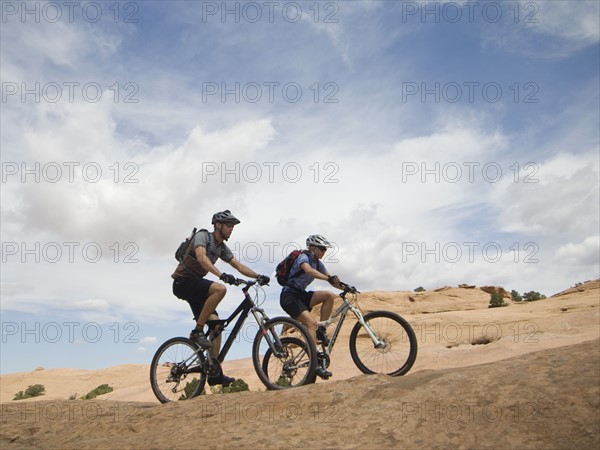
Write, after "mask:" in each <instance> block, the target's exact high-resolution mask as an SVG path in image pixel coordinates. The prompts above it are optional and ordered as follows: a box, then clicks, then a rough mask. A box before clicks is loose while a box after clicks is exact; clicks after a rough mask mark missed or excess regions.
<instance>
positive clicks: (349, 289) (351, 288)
mask: <svg viewBox="0 0 600 450" xmlns="http://www.w3.org/2000/svg"><path fill="white" fill-rule="evenodd" d="M340 286H341V287H342V288H343V291H342V293H341V294H340V295H341V296H345V295H346V294H360V291H358V290H357V289H356V288H355V287H354V286H350V285H349V284H346V283H342V282H341V281H340Z"/></svg>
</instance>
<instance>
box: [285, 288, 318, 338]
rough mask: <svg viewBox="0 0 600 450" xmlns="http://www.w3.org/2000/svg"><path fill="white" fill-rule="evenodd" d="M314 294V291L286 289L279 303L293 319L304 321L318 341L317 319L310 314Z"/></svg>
mask: <svg viewBox="0 0 600 450" xmlns="http://www.w3.org/2000/svg"><path fill="white" fill-rule="evenodd" d="M313 294H314V293H313V292H295V291H291V290H286V289H284V290H283V291H282V292H281V296H280V301H279V304H280V305H281V308H282V309H283V310H284V311H285V312H286V313H287V314H288V315H289V316H290V317H291V318H292V319H296V320H297V321H299V322H300V323H302V324H303V325H304V326H305V327H306V328H307V329H308V331H309V333H310V335H311V336H312V337H313V339H314V340H315V342H317V341H316V338H315V332H316V330H317V321H316V320H315V319H314V318H313V317H312V316H311V315H310V310H311V306H310V305H311V298H312V296H313ZM284 331H285V330H284Z"/></svg>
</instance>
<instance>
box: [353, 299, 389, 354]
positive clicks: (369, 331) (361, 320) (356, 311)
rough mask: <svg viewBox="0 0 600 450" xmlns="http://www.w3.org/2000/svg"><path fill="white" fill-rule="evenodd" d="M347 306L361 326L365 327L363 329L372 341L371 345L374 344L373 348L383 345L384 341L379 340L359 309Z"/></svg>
mask: <svg viewBox="0 0 600 450" xmlns="http://www.w3.org/2000/svg"><path fill="white" fill-rule="evenodd" d="M349 307H350V311H352V312H353V313H354V315H355V316H356V319H357V320H358V322H359V323H360V324H361V325H362V326H363V328H364V329H365V331H366V332H367V334H368V335H369V337H370V338H371V341H373V345H374V346H375V348H382V347H385V343H384V342H382V341H381V340H379V337H378V336H377V335H376V334H375V332H374V331H373V330H372V329H371V326H370V325H369V324H368V323H367V321H366V320H365V317H364V316H363V313H362V312H361V311H360V309H358V308H357V307H355V306H352V305H349Z"/></svg>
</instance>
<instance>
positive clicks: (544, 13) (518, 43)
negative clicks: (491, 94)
mask: <svg viewBox="0 0 600 450" xmlns="http://www.w3.org/2000/svg"><path fill="white" fill-rule="evenodd" d="M504 5H509V4H508V3H505V4H504ZM516 5H517V3H516V2H515V3H510V7H505V8H504V9H505V11H504V15H505V17H507V19H505V20H503V21H502V22H500V23H498V24H495V25H497V26H494V27H484V28H482V33H483V36H484V41H483V42H484V45H487V44H493V45H496V46H499V47H501V48H502V49H504V50H506V51H509V52H515V53H519V54H523V55H526V56H529V57H533V58H564V57H568V56H570V55H572V54H574V53H575V52H577V51H579V50H581V49H583V48H586V47H588V46H590V45H595V44H597V43H598V40H599V39H600V30H599V29H598V17H599V14H600V7H599V4H598V2H596V1H585V0H584V1H577V2H571V1H545V2H530V1H528V0H520V1H519V2H518V7H516ZM508 9H510V10H508ZM517 10H518V15H517V13H516V12H517Z"/></svg>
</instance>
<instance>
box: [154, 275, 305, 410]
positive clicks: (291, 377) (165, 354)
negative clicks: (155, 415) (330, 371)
mask: <svg viewBox="0 0 600 450" xmlns="http://www.w3.org/2000/svg"><path fill="white" fill-rule="evenodd" d="M231 284H233V285H235V286H243V288H242V292H243V294H244V299H243V300H242V302H241V303H240V305H239V306H238V307H237V308H236V310H235V311H234V312H233V313H232V314H231V315H230V316H229V317H228V318H226V319H223V320H208V321H207V323H206V325H207V328H208V330H207V331H206V333H205V334H206V335H207V336H208V338H209V339H210V340H211V342H213V341H214V339H215V338H217V337H218V336H219V335H220V334H221V333H222V332H223V330H225V329H226V328H227V326H229V325H230V324H231V323H232V322H233V320H234V319H235V318H236V317H237V316H238V315H239V318H238V319H237V321H236V322H235V325H234V326H233V330H232V331H231V334H230V335H229V336H228V338H227V340H226V341H225V344H224V345H223V348H222V349H221V351H220V353H219V355H218V356H217V357H216V358H215V357H214V356H213V355H212V352H211V351H210V350H208V351H204V350H203V349H202V348H201V347H200V346H199V345H198V344H197V343H196V342H195V341H192V340H190V339H189V338H186V337H174V338H171V339H169V340H167V341H166V342H164V343H163V344H162V345H161V346H160V347H159V348H158V350H157V351H156V353H155V354H154V357H153V358H152V364H151V366H150V384H151V386H152V391H153V392H154V395H156V398H158V400H159V401H160V402H161V403H167V402H172V401H179V400H187V399H190V398H193V397H196V396H198V395H200V394H201V393H202V391H203V389H204V386H205V383H206V380H207V378H208V377H212V376H218V375H219V374H222V371H221V363H222V362H223V361H224V360H225V357H226V356H227V353H228V352H229V349H230V348H231V346H232V344H233V342H234V340H235V339H236V337H237V335H238V334H239V332H240V330H241V328H242V325H243V324H244V322H245V320H246V318H247V317H248V315H249V314H250V313H251V314H252V316H253V317H254V319H255V320H256V323H257V324H258V332H257V333H256V336H255V338H254V341H253V344H252V361H253V364H254V369H255V371H256V374H257V375H258V378H259V379H260V381H261V382H262V383H263V384H264V385H265V386H266V387H267V389H269V390H275V389H286V388H291V387H295V386H302V385H303V384H307V383H310V382H311V380H313V381H314V379H315V371H316V362H317V348H316V345H315V343H314V341H313V339H312V338H311V337H310V334H309V332H308V330H307V329H306V328H305V327H304V325H302V324H301V323H300V322H298V321H296V320H294V319H291V318H289V317H275V318H273V319H269V317H268V316H267V315H266V313H265V312H264V310H262V309H261V308H260V307H259V306H260V305H259V304H258V303H259V302H258V291H259V286H258V285H257V282H256V281H247V280H242V279H239V278H238V279H236V280H235V281H234V282H232V283H231ZM255 285H256V286H255ZM253 286H254V287H255V291H256V295H255V299H253V298H252V296H251V295H250V294H249V292H248V291H249V289H250V288H251V287H253ZM255 300H256V301H255Z"/></svg>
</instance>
